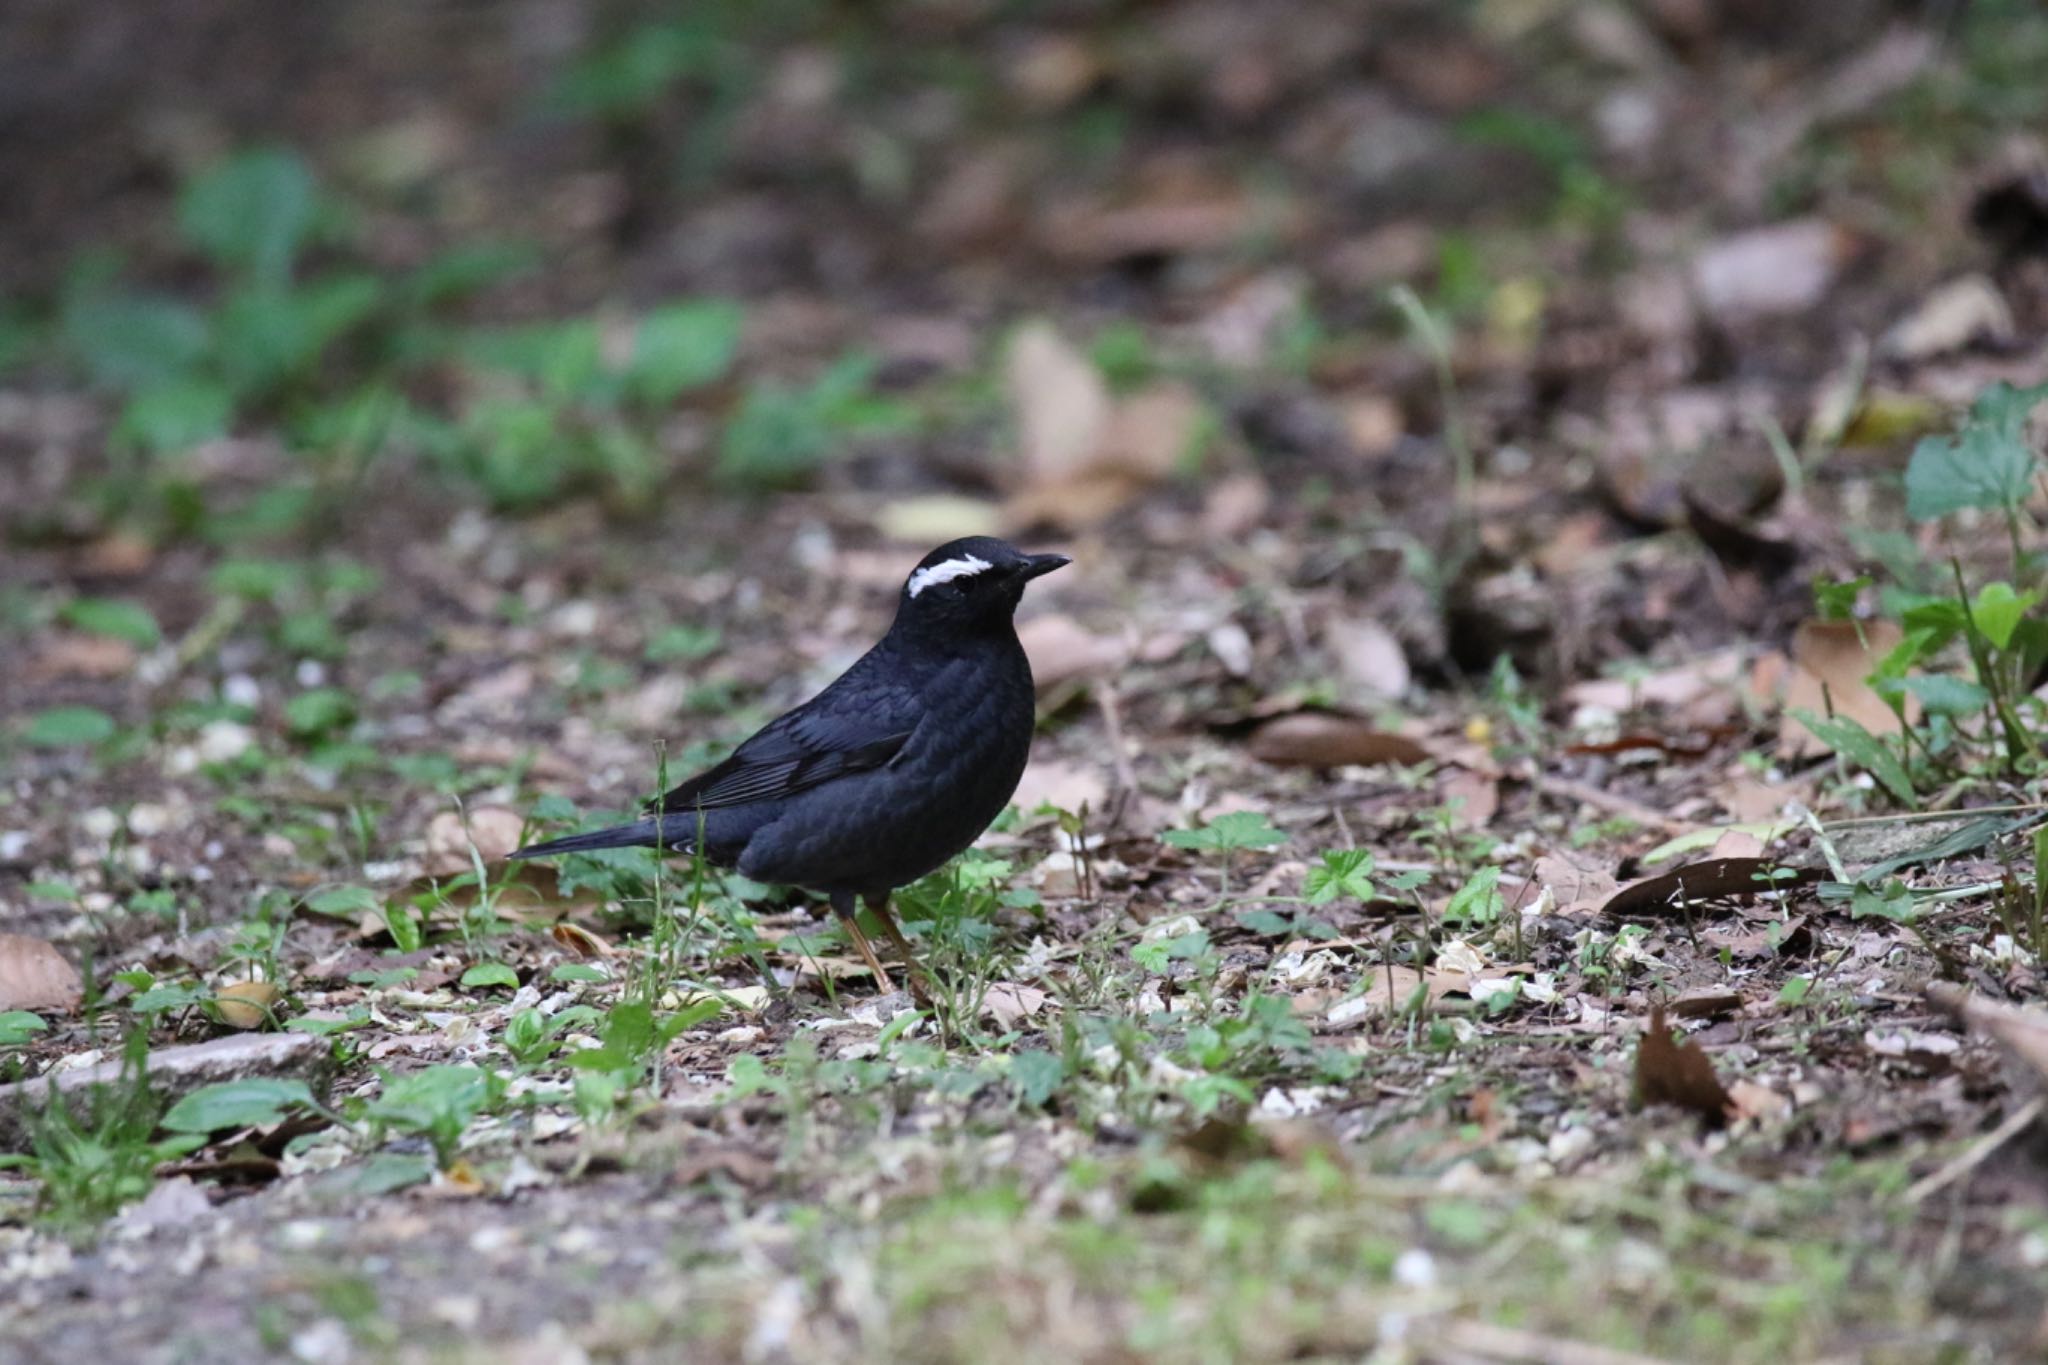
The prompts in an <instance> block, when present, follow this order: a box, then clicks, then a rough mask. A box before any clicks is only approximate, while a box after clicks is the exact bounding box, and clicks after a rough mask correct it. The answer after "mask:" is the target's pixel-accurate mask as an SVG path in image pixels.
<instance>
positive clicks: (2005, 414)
mask: <svg viewBox="0 0 2048 1365" xmlns="http://www.w3.org/2000/svg"><path fill="white" fill-rule="evenodd" d="M2043 399H2048V385H2042V386H2039V387H2036V388H2031V389H2015V388H2013V387H2011V386H2010V385H2008V384H2002V383H2001V384H1993V385H1992V386H1991V387H1990V388H1988V389H1986V390H1985V391H1984V393H1983V394H1982V395H1981V396H1979V398H1978V399H1977V402H1976V404H1975V406H1974V407H1972V408H1971V410H1970V415H1969V417H1968V418H1967V419H1966V420H1965V421H1964V422H1963V425H1962V428H1961V429H1960V430H1959V431H1957V432H1956V434H1955V435H1953V436H1928V437H1924V438H1922V440H1921V441H1920V443H1919V444H1918V445H1916V446H1915V447H1913V456H1912V459H1910V460H1909V461H1908V462H1907V464H1906V515H1908V516H1910V517H1912V518H1913V519H1914V520H1915V521H1932V520H1934V519H1935V518H1936V517H1941V516H1946V515H1948V514H1949V513H1951V512H1960V511H1963V510H1964V509H1966V508H1973V507H1976V508H1987V509H1988V508H2016V507H2018V506H2019V505H2020V504H2021V503H2022V502H2024V501H2026V498H2027V494H2028V492H2029V490H2030V489H2031V487H2032V484H2033V478H2034V454H2033V452H2032V451H2031V450H2030V449H2028V447H2027V438H2026V421H2027V415H2028V413H2030V412H2032V411H2033V409H2034V407H2035V406H2036V405H2038V404H2039V403H2040V402H2041V401H2042V400H2043Z"/></svg>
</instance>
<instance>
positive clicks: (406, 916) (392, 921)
mask: <svg viewBox="0 0 2048 1365" xmlns="http://www.w3.org/2000/svg"><path fill="white" fill-rule="evenodd" d="M384 928H385V931H386V932H388V933H389V934H390V935H391V944H392V946H393V947H395V948H397V949H398V951H399V952H401V953H416V952H418V951H419V950H420V944H421V943H422V942H423V941H424V940H425V937H426V930H425V929H424V928H423V927H422V926H421V924H420V917H419V916H418V915H417V914H415V913H414V912H413V910H412V909H411V907H409V906H404V905H387V906H385V907H384Z"/></svg>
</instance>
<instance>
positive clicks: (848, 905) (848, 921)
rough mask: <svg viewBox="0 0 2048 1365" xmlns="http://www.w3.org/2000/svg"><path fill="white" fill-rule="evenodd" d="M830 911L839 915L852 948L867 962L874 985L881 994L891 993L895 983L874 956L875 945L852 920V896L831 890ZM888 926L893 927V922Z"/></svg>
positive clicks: (886, 969)
mask: <svg viewBox="0 0 2048 1365" xmlns="http://www.w3.org/2000/svg"><path fill="white" fill-rule="evenodd" d="M832 913H833V914H835V915H837V916H839V922H840V923H841V924H843V925H845V926H846V936H847V937H848V938H850V939H852V940H853V946H854V950H855V951H856V952H858V953H859V954H860V960H861V961H863V962H865V963H867V964H868V970H869V971H871V972H873V973H874V974H875V985H876V986H877V987H879V988H880V989H881V992H882V994H884V995H890V994H893V993H894V992H895V990H896V983H895V982H893V981H891V980H890V979H889V970H888V968H886V967H884V966H883V965H882V959H880V958H878V957H876V956H875V945H874V944H872V943H869V942H868V936H867V935H866V934H863V933H862V932H861V931H860V925H859V924H858V923H856V922H855V921H854V899H853V896H852V895H851V894H850V893H841V892H836V891H835V892H833V894H832ZM885 922H886V921H885ZM889 927H890V928H892V929H893V928H895V926H894V925H893V924H892V925H890V926H889Z"/></svg>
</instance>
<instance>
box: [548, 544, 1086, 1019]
mask: <svg viewBox="0 0 2048 1365" xmlns="http://www.w3.org/2000/svg"><path fill="white" fill-rule="evenodd" d="M1068 562H1069V561H1068V559H1067V557H1066V556H1065V555H1027V554H1022V553H1020V552H1019V551H1017V550H1016V549H1014V548H1013V547H1011V546H1009V545H1007V544H1005V543H1004V542H1002V541H1000V540H995V539H992V538H991V537H988V536H969V537H967V538H966V539H964V540H955V541H950V542H948V543H947V544H944V545H941V546H940V547H939V548H938V549H936V550H933V551H932V552H931V553H930V554H928V555H926V556H925V557H924V558H923V559H921V560H919V561H918V565H917V567H916V568H915V569H914V570H912V571H911V574H910V577H909V578H908V579H907V580H905V582H904V584H903V592H902V595H901V596H900V597H899V598H898V600H897V604H896V619H895V621H894V622H893V623H891V625H890V626H889V631H888V633H887V634H886V635H884V636H883V637H882V638H881V640H880V642H878V643H877V644H876V645H875V647H874V648H873V649H870V650H869V651H868V652H867V653H866V654H863V655H862V656H861V657H860V658H859V660H857V661H856V662H855V663H854V665H853V666H852V667H851V668H849V669H847V670H846V672H844V673H842V674H840V675H839V677H838V678H837V679H836V680H834V681H833V683H832V684H831V685H830V686H829V687H827V688H826V689H825V690H824V691H822V692H820V693H819V694H818V695H817V696H815V697H813V698H811V699H810V700H809V701H807V702H805V703H804V704H803V705H802V706H799V707H797V708H796V709H795V710H794V711H790V712H787V713H786V714H784V715H782V716H779V717H777V718H776V719H775V720H772V721H770V722H769V723H768V724H767V725H766V726H764V727H763V728H762V729H761V730H760V731H759V732H758V733H757V734H755V735H754V736H753V737H752V738H751V739H749V740H747V742H746V743H744V744H742V745H740V747H739V748H738V749H736V750H734V751H733V754H732V757H730V758H728V759H726V760H725V761H724V762H723V763H720V764H719V765H717V766H716V767H714V768H711V769H709V770H707V771H705V772H702V773H699V774H698V775H697V776H695V777H693V778H691V779H690V780H689V781H687V782H685V783H683V784H682V785H681V786H679V787H677V788H676V789H675V790H673V791H671V792H669V793H668V794H667V795H665V796H662V797H659V798H657V799H656V800H654V801H650V802H649V803H648V804H647V807H646V811H647V813H646V814H645V815H644V816H643V817H642V818H641V819H639V820H636V821H634V822H633V823H632V824H630V825H617V826H614V827H612V828H610V829H600V830H593V831H591V832H590V833H588V834H572V835H569V836H568V837H566V838H562V839H550V840H548V841H547V842H546V843H540V844H533V845H531V846H529V847H527V848H522V849H520V850H518V851H517V852H516V853H514V854H512V856H513V857H514V858H541V857H546V856H548V855H549V854H555V853H576V852H581V851H583V850H586V849H593V848H665V849H668V850H671V851H675V852H696V853H701V854H702V855H703V857H704V859H705V860H706V861H707V862H709V863H712V864H713V865H715V866H718V867H729V868H735V869H737V870H738V871H739V872H741V873H742V874H744V875H745V876H748V877H751V878H753V879H754V880H755V881H759V882H771V883H775V884H777V885H782V886H801V887H806V888H808V889H810V890H813V891H818V892H822V893H823V894H824V895H826V896H827V897H829V898H830V900H831V902H832V909H833V912H834V913H835V914H837V915H838V916H839V920H840V922H841V923H842V924H844V925H845V926H846V930H847V935H848V937H850V938H851V939H852V940H853V944H854V947H855V948H857V949H858V950H859V952H860V955H861V958H862V959H863V960H864V961H865V962H866V963H867V965H868V968H869V969H870V970H871V971H873V972H874V974H875V979H876V982H877V983H878V984H879V985H880V986H881V988H882V989H883V990H885V991H888V990H893V989H895V987H894V985H893V984H892V983H891V982H890V980H889V974H888V972H887V971H886V970H884V968H883V967H882V964H881V961H880V960H879V959H878V958H877V957H876V956H875V950H874V947H873V945H871V944H870V943H869V942H868V939H867V936H866V935H865V934H863V933H862V932H861V930H860V926H859V925H858V924H857V923H855V921H854V912H855V898H856V897H859V898H861V899H863V900H865V901H866V902H867V905H868V908H869V909H870V910H872V911H874V912H875V915H876V918H878V919H879V920H880V921H881V923H882V928H883V929H884V930H885V931H886V932H887V933H888V935H889V940H890V942H891V943H893V944H894V945H895V947H896V951H897V952H898V953H899V954H900V955H901V956H902V957H903V960H904V962H905V964H906V965H907V966H909V967H910V969H911V971H912V973H913V978H912V980H913V984H916V976H915V974H916V972H917V965H916V962H915V960H914V959H913V957H912V956H911V950H910V945H909V943H907V942H906V941H905V940H904V937H903V931H902V930H901V929H900V928H898V927H897V925H896V921H895V919H894V917H892V916H891V915H890V913H889V893H890V892H892V891H894V890H895V889H896V888H897V887H899V886H902V885H904V884H905V883H906V882H913V881H916V880H917V879H918V878H919V877H922V876H924V875H925V874H926V873H927V872H931V871H933V870H934V869H936V868H938V867H939V866H941V865H942V864H944V863H945V861H946V860H947V859H948V858H951V857H952V856H953V855H954V854H956V853H958V852H960V851H961V850H962V849H964V848H966V847H967V846H968V845H969V844H971V843H973V842H974V841H975V839H976V838H978V837H980V835H981V832H982V831H983V830H985V829H987V828H988V825H989V822H990V821H991V820H993V819H995V818H996V816H997V815H998V814H1000V813H1001V812H1002V809H1003V806H1004V805H1005V804H1006V803H1007V802H1008V801H1009V799H1010V796H1011V794H1012V793H1013V792H1015V791H1016V790H1017V780H1018V779H1019V778H1021V777H1022V776H1023V775H1024V764H1025V761H1026V759H1027V758H1028V757H1029V756H1030V751H1031V731H1032V723H1033V717H1034V708H1033V695H1032V685H1031V664H1030V661H1029V660H1027V659H1026V658H1025V657H1024V647H1023V646H1022V645H1020V644H1018V643H1017V631H1016V627H1015V626H1014V625H1013V624H1012V622H1011V615H1012V613H1014V612H1015V611H1016V609H1017V603H1018V602H1019V601H1021V600H1022V598H1023V596H1024V585H1025V584H1026V583H1028V582H1030V581H1031V580H1032V579H1034V578H1037V577H1038V576H1039V575H1041V574H1047V573H1051V572H1052V571H1053V570H1054V569H1057V568H1060V567H1062V566H1064V565H1065V564H1067V563H1068ZM700 832H701V841H700Z"/></svg>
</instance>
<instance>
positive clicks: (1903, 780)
mask: <svg viewBox="0 0 2048 1365" xmlns="http://www.w3.org/2000/svg"><path fill="white" fill-rule="evenodd" d="M1792 716H1793V718H1794V719H1795V720H1797V721H1798V722H1799V723H1800V724H1802V725H1804V726H1805V727H1806V728H1807V729H1809V730H1811V731H1813V734H1814V737H1815V738H1816V739H1818V740H1819V741H1820V742H1821V743H1823V744H1825V745H1827V746H1828V747H1829V748H1830V749H1833V750H1834V751H1835V752H1836V753H1837V754H1840V755H1841V756H1842V757H1843V758H1845V759H1847V760H1848V761H1849V762H1851V763H1853V764H1855V765H1856V766H1857V767H1859V768H1861V769H1863V770H1864V771H1865V772H1867V773H1869V774H1870V775H1871V776H1872V777H1874V778H1876V779H1877V780H1878V781H1879V782H1880V783H1882V784H1883V785H1884V789H1885V790H1886V791H1888V792H1890V793H1891V794H1892V795H1893V796H1894V797H1895V798H1897V800H1898V801H1899V803H1900V804H1901V805H1906V806H1910V805H1912V804H1914V801H1915V800H1916V797H1915V795H1914V792H1913V778H1912V775H1911V774H1909V773H1908V772H1907V771H1906V765H1905V762H1904V761H1903V760H1902V759H1900V757H1899V756H1898V754H1897V753H1895V752H1894V751H1893V750H1892V747H1891V746H1890V745H1889V744H1887V743H1885V742H1884V741H1883V740H1881V739H1879V738H1878V737H1877V736H1876V735H1873V734H1871V733H1870V731H1868V730H1866V729H1864V728H1863V726H1861V725H1860V724H1858V723H1857V722H1856V721H1854V720H1851V719H1850V718H1849V717H1847V716H1821V715H1816V714H1814V713H1813V712H1811V711H1807V710H1803V709H1800V708H1798V707H1795V708H1793V711H1792Z"/></svg>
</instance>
